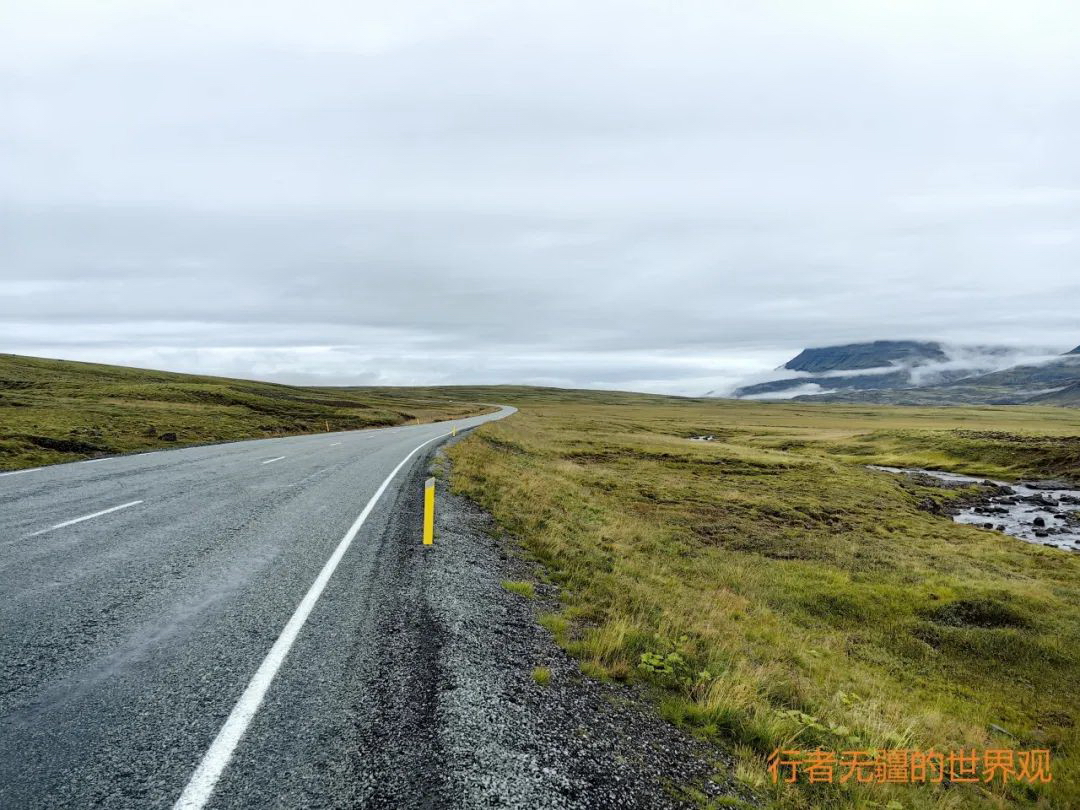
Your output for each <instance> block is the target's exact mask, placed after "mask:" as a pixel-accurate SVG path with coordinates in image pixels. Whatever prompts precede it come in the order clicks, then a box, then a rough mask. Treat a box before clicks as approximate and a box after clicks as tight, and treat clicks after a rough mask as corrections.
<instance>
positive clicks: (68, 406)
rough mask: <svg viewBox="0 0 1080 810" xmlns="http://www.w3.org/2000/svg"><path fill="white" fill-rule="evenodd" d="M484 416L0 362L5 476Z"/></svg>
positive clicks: (7, 358)
mask: <svg viewBox="0 0 1080 810" xmlns="http://www.w3.org/2000/svg"><path fill="white" fill-rule="evenodd" d="M485 410H487V407H486V406H485V405H483V404H480V403H478V402H477V401H476V400H475V399H472V400H469V399H467V398H458V397H456V396H455V395H452V394H445V393H444V394H436V393H435V392H433V391H429V390H424V391H419V390H418V391H410V390H408V389H360V388H355V389H343V388H305V387H296V386H290V385H277V384H274V383H264V382H252V381H249V380H235V379H229V378H227V377H207V376H198V375H193V374H176V373H172V372H167V371H149V370H145V369H136V368H127V367H123V366H107V365H99V364H95V363H77V362H72V361H68V360H47V359H43V358H38V357H22V356H18V355H11V354H0V469H18V468H22V467H30V466H37V465H40V464H52V463H56V462H62V461H74V460H77V459H83V458H92V457H96V456H101V455H108V454H114V453H126V452H132V451H138V450H146V449H152V448H159V447H173V446H178V445H185V444H201V443H207V442H220V441H231V440H236V439H250V438H261V437H267V436H283V435H289V434H297V433H311V432H317V431H324V430H356V429H360V428H369V427H383V426H387V425H398V424H402V423H406V422H413V421H417V420H419V421H420V422H431V421H439V420H443V419H451V418H454V417H459V416H465V415H468V414H476V413H481V412H483V411H485Z"/></svg>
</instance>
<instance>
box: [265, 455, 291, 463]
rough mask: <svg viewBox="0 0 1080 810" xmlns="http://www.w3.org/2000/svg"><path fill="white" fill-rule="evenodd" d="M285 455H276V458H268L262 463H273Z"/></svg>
mask: <svg viewBox="0 0 1080 810" xmlns="http://www.w3.org/2000/svg"><path fill="white" fill-rule="evenodd" d="M283 458H285V456H278V457H277V458H268V459H267V460H266V461H264V462H262V463H263V464H273V463H274V462H275V461H281V460H282V459H283Z"/></svg>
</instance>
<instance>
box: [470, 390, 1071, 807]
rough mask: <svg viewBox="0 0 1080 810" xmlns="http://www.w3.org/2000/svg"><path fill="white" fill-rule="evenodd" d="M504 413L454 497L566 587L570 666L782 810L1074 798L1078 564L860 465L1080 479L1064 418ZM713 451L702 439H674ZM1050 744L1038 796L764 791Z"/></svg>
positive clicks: (689, 409) (1047, 803) (697, 405)
mask: <svg viewBox="0 0 1080 810" xmlns="http://www.w3.org/2000/svg"><path fill="white" fill-rule="evenodd" d="M574 399H575V397H572V396H567V397H564V399H563V401H561V402H544V401H543V400H542V399H541V398H538V397H535V396H534V397H532V401H531V402H529V401H522V400H519V401H517V402H516V403H514V400H513V398H512V397H510V398H508V400H509V401H510V402H511V403H514V404H518V405H519V406H520V407H521V411H520V412H519V413H518V414H516V415H515V416H513V417H511V418H510V419H507V420H503V421H501V422H497V423H493V424H490V425H486V426H484V427H482V428H481V429H479V430H478V432H477V433H476V434H475V435H473V436H472V437H471V438H469V439H468V440H466V441H464V442H462V443H460V444H458V445H456V446H455V447H454V449H453V451H452V458H453V460H454V478H453V481H454V485H455V487H456V489H457V490H458V491H460V492H463V493H465V494H468V495H469V496H471V497H473V498H474V499H476V500H477V501H479V502H480V503H481V504H482V505H483V506H485V507H486V508H487V509H489V510H490V511H491V512H492V513H493V514H494V515H495V517H496V518H497V520H498V521H499V522H500V524H501V525H502V526H503V527H504V528H505V529H507V530H509V531H510V532H511V533H512V534H514V535H515V536H517V537H518V538H520V540H521V542H522V544H523V546H524V548H525V549H526V550H527V552H528V553H529V554H530V555H531V556H533V557H534V558H535V559H536V560H538V561H539V562H540V563H541V564H542V566H541V570H543V571H544V572H545V576H546V577H547V578H549V579H550V580H551V581H553V582H555V583H557V584H558V585H560V586H561V588H560V593H561V600H562V609H561V611H560V612H559V613H557V614H552V615H548V616H545V617H544V619H543V621H544V624H545V625H546V626H548V627H549V628H550V629H551V630H552V631H553V632H554V633H555V635H556V636H557V637H558V638H559V639H560V641H561V642H562V643H563V644H564V645H565V646H566V647H567V648H568V649H569V650H570V651H572V652H573V653H574V654H575V655H577V656H578V657H579V658H580V659H581V660H582V662H583V666H584V667H585V669H586V671H588V672H592V673H594V674H596V675H599V676H602V677H608V678H613V679H617V680H636V681H644V682H646V683H648V684H650V685H651V686H652V687H653V688H655V694H656V696H657V700H658V701H659V703H660V706H661V708H662V711H663V713H664V714H665V715H666V716H667V717H669V718H670V719H672V720H674V721H676V722H678V723H681V724H683V725H685V726H688V727H690V728H692V729H694V730H695V731H696V732H697V733H699V734H702V735H705V736H707V737H711V738H713V739H715V740H717V741H720V742H722V743H724V744H726V745H728V746H730V747H731V748H732V749H733V750H734V751H735V752H736V754H737V757H738V761H739V763H740V764H739V776H740V778H741V779H742V780H744V781H745V782H746V783H748V784H749V785H751V786H753V787H754V789H755V790H757V791H758V792H759V794H760V795H764V796H766V797H768V798H769V800H770V802H771V803H773V804H775V805H776V806H779V807H793V808H809V807H883V808H884V807H891V808H897V807H903V808H923V807H936V808H953V807H955V808H961V807H1012V806H1031V807H1061V808H1066V807H1080V782H1078V776H1080V747H1078V742H1080V740H1078V736H1080V735H1078V732H1077V728H1076V721H1077V719H1078V716H1080V711H1078V710H1080V689H1078V681H1080V555H1073V554H1070V553H1065V552H1061V551H1057V550H1051V549H1047V548H1042V547H1038V546H1035V545H1031V544H1028V543H1024V542H1022V541H1020V540H1017V539H1014V538H1011V537H1007V536H1004V535H1000V534H997V533H994V532H989V531H984V530H981V529H976V528H973V527H970V526H962V525H958V524H955V523H953V522H951V521H950V520H949V519H948V518H945V517H940V516H936V515H934V514H931V513H930V512H928V511H924V509H922V508H920V503H925V502H926V501H927V500H928V499H929V500H933V501H937V502H943V501H947V500H948V499H950V498H954V497H957V496H958V495H961V494H963V492H962V491H960V492H958V491H950V490H942V489H939V488H936V487H927V486H922V485H920V484H918V483H916V482H913V481H911V480H908V479H905V478H903V477H900V476H892V475H889V474H887V473H879V472H874V471H871V470H868V469H867V468H866V466H865V465H866V464H868V463H882V464H889V465H899V466H926V467H934V468H940V469H949V470H956V471H965V472H970V473H974V474H977V475H983V474H985V475H993V476H996V477H1002V478H1015V477H1018V476H1027V475H1042V476H1062V475H1065V476H1072V477H1074V478H1075V477H1080V411H1078V410H1074V409H1062V408H991V407H969V408H901V407H859V406H819V405H815V406H808V405H801V406H799V405H763V404H754V403H732V402H700V401H697V402H694V401H684V402H673V403H671V404H658V403H655V402H653V403H649V402H644V403H635V404H626V405H611V404H605V405H597V404H591V403H587V402H586V401H585V400H586V399H587V397H586V396H579V397H577V400H578V401H577V402H575V401H574ZM703 434H711V435H712V436H714V441H709V442H698V441H690V440H689V437H690V436H696V435H703ZM818 746H821V747H822V748H825V749H828V750H838V751H842V750H850V749H859V750H871V749H898V748H913V749H927V748H931V747H933V748H935V749H936V750H938V751H944V752H947V751H950V750H953V749H960V748H963V749H968V750H970V749H972V748H978V749H980V750H983V749H987V748H1017V749H1033V748H1048V749H1050V750H1051V752H1052V757H1053V781H1052V782H1050V783H1049V784H1039V785H1035V786H1032V785H1029V784H1027V783H1026V782H1023V783H1021V782H1016V781H1013V782H1010V783H1009V784H1008V785H1007V786H1005V787H1003V786H1002V784H1001V781H1000V779H999V780H996V781H995V782H993V783H992V784H989V785H986V784H952V785H949V786H941V785H939V786H932V785H917V786H912V785H897V786H883V785H862V786H855V787H851V786H844V787H840V786H838V785H830V784H815V785H809V784H807V783H805V782H802V781H800V782H799V783H798V784H797V785H796V786H793V787H792V786H785V785H780V786H775V785H773V783H772V780H771V779H770V778H769V777H768V775H767V772H766V769H765V762H766V758H767V756H768V755H769V753H770V752H771V751H773V750H774V749H776V748H779V747H790V748H795V749H802V750H805V749H812V748H815V747H818Z"/></svg>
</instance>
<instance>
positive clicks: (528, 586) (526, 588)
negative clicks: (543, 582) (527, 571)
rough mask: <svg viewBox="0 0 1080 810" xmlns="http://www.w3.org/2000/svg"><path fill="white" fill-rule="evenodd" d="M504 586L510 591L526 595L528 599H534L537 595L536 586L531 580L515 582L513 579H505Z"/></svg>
mask: <svg viewBox="0 0 1080 810" xmlns="http://www.w3.org/2000/svg"><path fill="white" fill-rule="evenodd" d="M502 586H503V588H505V589H506V590H508V591H510V593H516V594H517V595H518V596H524V597H525V598H526V599H532V598H533V597H535V596H536V588H535V587H533V584H532V583H531V582H513V581H511V580H504V581H503V583H502Z"/></svg>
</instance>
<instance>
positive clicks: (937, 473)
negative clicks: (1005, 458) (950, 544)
mask: <svg viewBox="0 0 1080 810" xmlns="http://www.w3.org/2000/svg"><path fill="white" fill-rule="evenodd" d="M870 469H873V470H881V471H882V472H889V473H901V474H904V475H928V476H930V477H932V478H937V479H939V480H941V481H945V482H948V483H952V484H959V485H963V484H986V483H991V484H994V485H995V486H997V487H999V488H1000V489H999V492H1000V493H1001V494H990V495H988V496H987V497H986V498H985V499H983V500H982V501H980V502H979V503H976V504H973V505H970V506H962V507H960V509H959V511H958V512H957V513H956V514H954V515H953V520H955V521H956V522H957V523H968V524H971V525H974V526H982V527H983V528H986V529H996V530H997V531H1001V532H1005V534H1011V535H1012V536H1013V537H1019V538H1020V539H1021V540H1025V541H1027V542H1029V543H1038V544H1039V545H1043V546H1051V547H1053V548H1060V549H1062V550H1063V551H1080V489H1069V488H1066V487H1065V486H1064V485H1063V484H1062V483H1061V482H1055V481H1022V482H1020V483H1017V484H1008V483H1005V482H1004V481H993V480H990V479H986V478H973V477H972V476H970V475H960V474H958V473H951V472H943V471H941V470H922V469H915V468H903V467H881V466H877V465H874V464H871V465H870Z"/></svg>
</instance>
